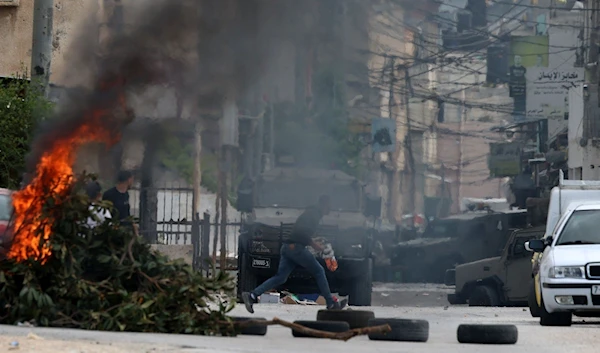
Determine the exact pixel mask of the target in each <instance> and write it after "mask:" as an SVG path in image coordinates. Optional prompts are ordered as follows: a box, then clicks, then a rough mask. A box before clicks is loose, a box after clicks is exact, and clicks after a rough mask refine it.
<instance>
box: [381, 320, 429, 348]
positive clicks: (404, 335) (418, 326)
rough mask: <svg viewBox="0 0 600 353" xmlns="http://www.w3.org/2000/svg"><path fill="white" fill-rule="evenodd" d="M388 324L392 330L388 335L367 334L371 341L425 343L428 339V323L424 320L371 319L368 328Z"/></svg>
mask: <svg viewBox="0 0 600 353" xmlns="http://www.w3.org/2000/svg"><path fill="white" fill-rule="evenodd" d="M385 324H388V325H390V327H391V328H392V331H391V332H388V333H369V339H370V340H373V341H397V342H427V340H428V339H429V322H428V321H425V320H407V319H371V320H369V326H379V325H385Z"/></svg>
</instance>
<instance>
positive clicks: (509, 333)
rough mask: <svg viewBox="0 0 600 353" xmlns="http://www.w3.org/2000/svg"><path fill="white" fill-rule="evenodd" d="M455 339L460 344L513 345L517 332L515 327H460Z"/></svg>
mask: <svg viewBox="0 0 600 353" xmlns="http://www.w3.org/2000/svg"><path fill="white" fill-rule="evenodd" d="M456 338H457V339H458V342H460V343H478V344H515V343H517V340H518V339H519V331H518V330H517V327H516V326H515V325H460V326H458V331H457V332H456Z"/></svg>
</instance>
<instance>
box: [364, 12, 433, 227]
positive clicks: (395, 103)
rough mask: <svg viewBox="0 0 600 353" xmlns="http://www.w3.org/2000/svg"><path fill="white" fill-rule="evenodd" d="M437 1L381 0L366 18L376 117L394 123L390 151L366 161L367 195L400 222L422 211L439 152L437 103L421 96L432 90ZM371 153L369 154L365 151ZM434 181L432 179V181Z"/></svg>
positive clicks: (391, 218) (385, 213)
mask: <svg viewBox="0 0 600 353" xmlns="http://www.w3.org/2000/svg"><path fill="white" fill-rule="evenodd" d="M438 6H439V3H436V2H434V1H424V2H420V3H419V4H408V3H407V2H401V3H398V2H394V1H380V2H378V3H377V4H376V5H374V6H373V8H372V17H371V20H370V26H369V28H370V31H369V37H370V52H371V55H370V58H369V71H370V73H371V74H370V85H371V87H372V88H373V90H374V92H376V93H375V94H376V96H377V97H378V98H377V99H374V102H375V103H374V105H375V106H376V107H378V110H379V111H378V112H375V114H376V115H375V116H379V117H381V118H387V119H392V120H394V121H395V129H396V131H395V144H396V150H395V151H394V152H385V153H378V155H376V156H374V159H373V160H372V162H371V163H369V164H368V165H369V167H370V168H369V171H370V175H369V184H370V190H369V192H370V193H371V195H377V196H379V197H381V202H382V218H384V219H385V220H388V221H390V222H391V223H400V222H402V219H403V216H405V215H407V214H410V215H414V214H417V215H418V214H421V215H422V214H423V212H424V208H425V205H424V204H425V201H424V200H425V196H426V195H427V194H428V192H429V190H430V189H431V187H430V179H429V178H427V177H426V176H427V175H428V174H429V173H428V172H427V170H428V169H429V167H428V166H429V165H430V164H431V163H432V162H433V161H435V159H436V158H435V155H436V151H437V147H436V134H435V129H433V128H432V127H433V125H435V116H436V111H437V108H436V107H435V104H433V103H432V102H431V101H429V100H427V99H423V97H426V96H429V95H430V94H431V89H432V83H433V80H432V77H433V76H432V66H433V63H430V62H427V60H426V59H428V58H429V57H431V56H435V54H436V53H437V50H438V48H437V45H436V43H431V42H430V41H429V40H426V38H431V37H434V36H436V35H437V33H438V32H439V29H438V27H437V23H436V22H433V21H430V19H429V17H428V15H429V14H431V13H435V12H437V7H438ZM369 155H370V157H373V156H372V154H371V153H369ZM432 180H435V178H434V179H432Z"/></svg>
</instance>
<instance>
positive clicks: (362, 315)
mask: <svg viewBox="0 0 600 353" xmlns="http://www.w3.org/2000/svg"><path fill="white" fill-rule="evenodd" d="M374 318H375V314H374V313H373V312H372V311H367V310H319V312H317V321H343V322H347V323H348V325H349V326H350V329H355V328H363V327H368V326H369V320H371V319H374Z"/></svg>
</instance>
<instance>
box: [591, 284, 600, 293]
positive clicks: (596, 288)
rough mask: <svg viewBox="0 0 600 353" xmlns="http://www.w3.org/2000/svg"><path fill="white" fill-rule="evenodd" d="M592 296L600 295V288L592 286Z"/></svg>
mask: <svg viewBox="0 0 600 353" xmlns="http://www.w3.org/2000/svg"><path fill="white" fill-rule="evenodd" d="M592 295H600V286H592Z"/></svg>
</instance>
